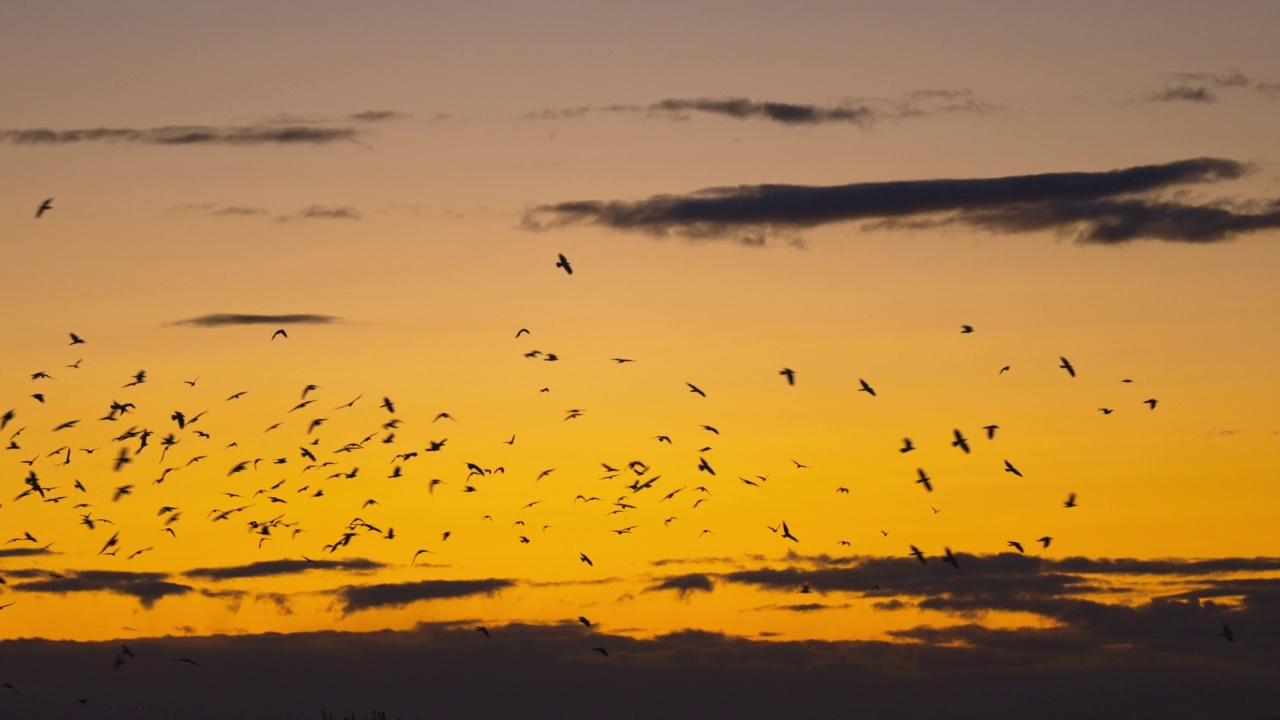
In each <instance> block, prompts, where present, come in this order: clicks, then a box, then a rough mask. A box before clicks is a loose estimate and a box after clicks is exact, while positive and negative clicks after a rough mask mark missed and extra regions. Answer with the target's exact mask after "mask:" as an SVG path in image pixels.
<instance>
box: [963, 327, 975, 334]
mask: <svg viewBox="0 0 1280 720" xmlns="http://www.w3.org/2000/svg"><path fill="white" fill-rule="evenodd" d="M971 332H973V326H972V325H961V326H960V333H961V334H965V333H971Z"/></svg>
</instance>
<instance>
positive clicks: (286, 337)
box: [271, 328, 289, 340]
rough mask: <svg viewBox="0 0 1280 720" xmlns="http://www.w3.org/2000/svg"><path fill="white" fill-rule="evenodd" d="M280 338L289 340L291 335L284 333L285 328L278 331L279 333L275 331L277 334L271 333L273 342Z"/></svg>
mask: <svg viewBox="0 0 1280 720" xmlns="http://www.w3.org/2000/svg"><path fill="white" fill-rule="evenodd" d="M278 337H282V338H284V339H286V340H288V339H289V333H287V332H285V331H284V328H280V329H279V330H277V331H275V332H273V333H271V339H272V340H275V339H276V338H278Z"/></svg>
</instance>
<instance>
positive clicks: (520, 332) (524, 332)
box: [516, 328, 529, 339]
mask: <svg viewBox="0 0 1280 720" xmlns="http://www.w3.org/2000/svg"><path fill="white" fill-rule="evenodd" d="M528 334H529V328H520V329H519V330H517V331H516V338H517V339H518V338H519V337H520V336H521V335H528Z"/></svg>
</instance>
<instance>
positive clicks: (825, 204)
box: [523, 158, 1280, 245]
mask: <svg viewBox="0 0 1280 720" xmlns="http://www.w3.org/2000/svg"><path fill="white" fill-rule="evenodd" d="M1249 170H1250V167H1249V166H1248V165H1246V164H1245V163H1241V162H1237V161H1234V160H1228V159H1222V158H1195V159H1190V160H1180V161H1176V162H1170V163H1163V164H1159V165H1140V166H1135V167H1129V168H1122V169H1118V170H1109V171H1102V172H1065V173H1044V174H1036V175H1014V176H1007V177H997V178H976V179H929V180H905V181H895V182H867V183H854V184H849V185H834V186H811V185H773V184H771V185H738V186H735V187H716V188H707V189H704V190H698V191H695V192H692V193H688V194H684V195H655V196H652V197H649V198H646V199H643V200H635V201H626V200H578V201H570V202H561V203H553V204H549V205H541V206H538V207H535V208H533V209H532V210H530V211H529V212H527V213H526V214H525V216H524V219H523V227H525V228H526V229H529V230H535V231H540V230H549V229H554V228H561V227H566V226H571V225H597V226H602V227H606V228H609V229H613V230H625V231H634V232H642V233H646V234H650V235H654V236H658V237H664V236H669V235H673V234H674V235H679V236H683V237H686V238H690V239H732V240H736V241H738V242H741V243H744V244H750V245H755V244H761V243H762V242H763V240H764V239H765V238H767V237H785V236H788V235H791V234H794V233H795V232H796V231H798V230H802V229H807V228H813V227H818V226H822V225H829V224H834V223H843V222H856V221H863V222H866V223H868V224H867V225H865V226H864V230H885V229H890V230H892V229H920V228H934V227H943V226H951V225H959V226H967V227H970V228H975V229H979V230H985V231H988V232H996V233H1006V234H1012V233H1027V232H1036V231H1045V230H1048V231H1055V232H1059V233H1064V234H1067V233H1072V234H1074V235H1075V237H1076V239H1077V241H1079V242H1081V243H1097V244H1119V243H1125V242H1129V241H1132V240H1139V239H1153V240H1165V241H1170V242H1191V243H1210V242H1220V241H1224V240H1229V239H1231V238H1233V237H1235V236H1237V235H1241V234H1246V233H1250V232H1256V231H1260V230H1266V229H1271V228H1276V227H1280V201H1269V202H1262V203H1256V202H1255V203H1251V204H1246V203H1233V202H1226V201H1221V202H1212V203H1202V204H1194V203H1192V202H1190V201H1186V200H1183V199H1181V198H1180V197H1175V198H1168V197H1165V196H1162V195H1160V194H1159V193H1161V192H1162V191H1169V190H1178V189H1182V188H1184V187H1185V186H1189V185H1197V184H1209V183H1215V182H1221V181H1226V180H1234V179H1237V178H1240V177H1242V176H1244V175H1245V174H1246V173H1247V172H1248V171H1249Z"/></svg>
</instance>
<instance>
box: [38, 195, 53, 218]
mask: <svg viewBox="0 0 1280 720" xmlns="http://www.w3.org/2000/svg"><path fill="white" fill-rule="evenodd" d="M52 209H53V198H49V199H47V200H45V201H44V202H42V203H40V207H38V208H36V219H37V220H39V219H40V216H41V215H44V214H45V212H47V211H49V210H52Z"/></svg>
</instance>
